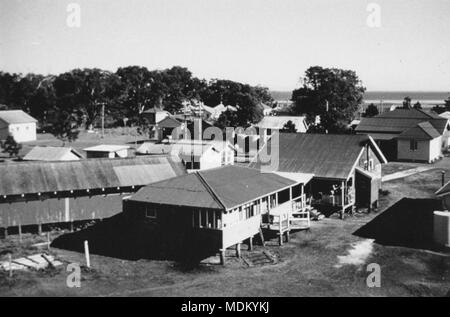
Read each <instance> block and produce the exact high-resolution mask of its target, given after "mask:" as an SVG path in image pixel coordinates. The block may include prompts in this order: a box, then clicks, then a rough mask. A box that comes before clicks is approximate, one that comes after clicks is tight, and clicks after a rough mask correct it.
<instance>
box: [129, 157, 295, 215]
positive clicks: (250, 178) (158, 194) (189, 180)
mask: <svg viewBox="0 0 450 317" xmlns="http://www.w3.org/2000/svg"><path fill="white" fill-rule="evenodd" d="M296 183H297V182H295V181H294V180H291V179H288V178H285V177H282V176H279V175H276V174H274V173H263V172H261V171H259V170H257V169H252V168H248V167H242V166H235V165H227V166H223V167H219V168H215V169H209V170H205V171H199V172H195V173H192V174H189V175H184V176H180V177H176V178H172V179H168V180H165V181H161V182H158V183H153V184H150V185H148V186H145V187H144V188H141V189H140V190H139V191H138V192H137V193H136V194H135V195H133V197H132V198H131V200H133V201H141V202H149V203H155V204H163V205H176V206H186V207H194V208H210V209H220V210H224V209H226V210H227V209H231V208H234V207H236V206H239V205H242V204H244V203H247V202H250V201H253V200H254V199H257V198H259V197H261V196H264V195H267V194H270V193H273V192H276V191H278V190H280V189H283V188H285V187H288V186H290V185H294V184H296Z"/></svg>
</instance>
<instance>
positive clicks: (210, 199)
mask: <svg viewBox="0 0 450 317" xmlns="http://www.w3.org/2000/svg"><path fill="white" fill-rule="evenodd" d="M311 178H312V175H306V174H305V175H303V177H302V178H298V177H297V178H295V179H294V178H289V177H284V176H280V175H277V174H276V173H265V172H261V171H260V170H257V169H252V168H248V167H242V166H234V165H228V166H224V167H220V168H215V169H209V170H205V171H197V172H194V173H191V174H188V175H184V176H180V177H175V178H172V179H167V180H164V181H161V182H156V183H152V184H149V185H148V186H146V187H144V188H142V189H140V190H139V191H138V192H137V193H136V194H134V195H133V196H132V197H131V198H129V199H127V200H125V201H124V208H123V210H124V213H126V214H127V215H129V217H130V219H131V218H132V219H134V220H135V221H139V222H145V223H147V224H148V227H149V230H153V231H155V230H156V231H158V232H159V233H158V234H156V236H158V237H161V241H160V242H159V243H160V244H164V245H166V246H167V248H168V249H171V250H173V253H177V254H180V256H181V257H183V258H184V259H185V260H186V257H192V256H193V255H192V254H193V253H198V252H199V250H201V251H203V252H200V253H201V254H200V256H205V257H206V256H208V255H211V254H215V253H218V252H220V254H221V260H222V262H224V260H225V249H227V248H229V247H231V246H233V245H236V246H237V248H239V245H240V243H242V242H244V241H248V242H249V244H250V246H251V245H252V241H253V240H252V239H253V237H254V236H255V235H257V234H259V233H260V232H262V224H263V227H264V228H265V229H267V230H272V231H273V230H275V231H276V232H277V233H278V234H279V236H280V243H282V241H283V240H282V239H283V236H284V235H285V234H286V232H289V230H290V229H291V225H292V221H291V220H292V218H291V217H292V215H293V214H294V213H295V212H300V211H301V210H303V209H304V207H305V206H304V204H303V203H304V202H305V194H304V185H305V184H306V183H308V182H309V180H310V179H311ZM270 219H271V220H270ZM308 220H309V218H308ZM264 224H266V225H267V226H268V227H267V226H264Z"/></svg>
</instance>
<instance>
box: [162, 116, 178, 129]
mask: <svg viewBox="0 0 450 317" xmlns="http://www.w3.org/2000/svg"><path fill="white" fill-rule="evenodd" d="M179 126H181V122H180V121H178V120H177V119H175V118H172V117H171V116H168V117H165V118H164V119H162V120H161V121H159V122H158V127H160V128H178V127H179Z"/></svg>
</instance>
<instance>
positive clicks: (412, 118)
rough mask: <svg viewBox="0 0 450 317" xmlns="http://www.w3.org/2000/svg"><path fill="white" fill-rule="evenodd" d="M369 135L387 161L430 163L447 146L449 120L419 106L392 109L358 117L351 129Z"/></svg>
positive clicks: (449, 133) (449, 135) (437, 157)
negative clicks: (369, 116)
mask: <svg viewBox="0 0 450 317" xmlns="http://www.w3.org/2000/svg"><path fill="white" fill-rule="evenodd" d="M355 131H356V133H358V134H369V135H370V136H371V137H373V139H374V140H375V141H376V142H377V144H378V145H379V147H380V148H381V150H382V151H383V153H384V154H385V155H386V157H387V158H388V159H389V160H393V161H395V160H399V161H418V162H428V163H431V162H434V161H435V160H437V159H439V158H440V157H441V155H442V150H443V149H448V147H449V144H450V143H449V137H450V132H449V121H448V119H446V118H443V117H441V116H439V115H437V114H435V113H434V112H428V111H425V110H422V109H395V110H393V111H388V112H385V113H382V114H380V115H377V116H375V117H372V118H362V119H361V122H360V124H359V125H358V127H357V128H356V129H355Z"/></svg>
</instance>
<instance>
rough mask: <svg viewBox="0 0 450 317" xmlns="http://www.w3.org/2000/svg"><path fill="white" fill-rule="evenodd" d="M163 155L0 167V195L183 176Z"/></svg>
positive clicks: (173, 161) (137, 183) (174, 161)
mask: <svg viewBox="0 0 450 317" xmlns="http://www.w3.org/2000/svg"><path fill="white" fill-rule="evenodd" d="M185 173H186V172H185V169H184V167H183V165H182V164H181V161H180V160H178V159H176V158H171V157H166V156H152V157H138V158H127V159H90V160H80V161H68V162H20V163H18V162H11V163H4V164H0V175H1V177H0V195H21V194H34V193H46V192H55V191H56V192H58V191H69V190H85V189H98V188H115V187H127V186H143V185H147V184H149V183H152V182H157V181H160V180H163V179H168V178H171V177H174V176H178V175H183V174H185Z"/></svg>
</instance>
